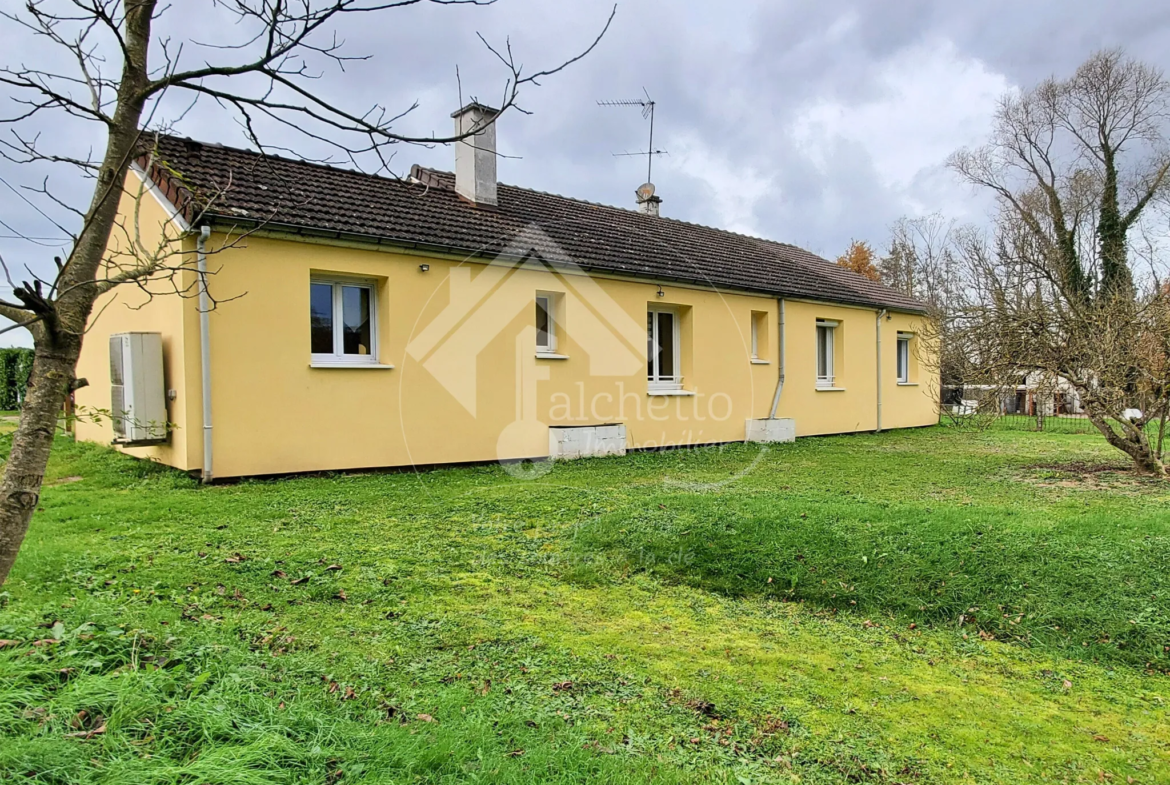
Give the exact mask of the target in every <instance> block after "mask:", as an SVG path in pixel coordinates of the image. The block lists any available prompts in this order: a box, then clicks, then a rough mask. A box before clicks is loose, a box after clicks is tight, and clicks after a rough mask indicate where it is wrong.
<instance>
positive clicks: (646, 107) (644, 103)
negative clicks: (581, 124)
mask: <svg viewBox="0 0 1170 785" xmlns="http://www.w3.org/2000/svg"><path fill="white" fill-rule="evenodd" d="M642 92H643V93H645V94H646V97H645V98H628V99H619V100H616V101H598V102H597V105H598V106H640V107H642V117H645V118H648V119H649V120H650V146H649V147H647V148H646V151H645V152H641V153H614V154H613V155H614V156H615V157H621V156H627V155H628V156H635V155H644V156H646V182H647V183H649V182H652V181H653V179H654V178H653V177H652V176H651V175H653V173H654V156H656V155H669V153H667V152H666V151H665V150H655V149H654V107H655V105H656V104H657V101H655V100H654V99H653V98H651V97H650V93H649V92H647V91H646V88H645V87H643V88H642Z"/></svg>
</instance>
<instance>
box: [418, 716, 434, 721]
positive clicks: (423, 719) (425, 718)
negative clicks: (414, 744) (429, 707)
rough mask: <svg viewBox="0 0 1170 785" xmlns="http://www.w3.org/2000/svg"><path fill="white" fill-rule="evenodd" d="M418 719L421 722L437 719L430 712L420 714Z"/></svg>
mask: <svg viewBox="0 0 1170 785" xmlns="http://www.w3.org/2000/svg"><path fill="white" fill-rule="evenodd" d="M418 719H419V721H420V722H434V721H435V718H434V717H432V716H431V715H429V714H420V715H418Z"/></svg>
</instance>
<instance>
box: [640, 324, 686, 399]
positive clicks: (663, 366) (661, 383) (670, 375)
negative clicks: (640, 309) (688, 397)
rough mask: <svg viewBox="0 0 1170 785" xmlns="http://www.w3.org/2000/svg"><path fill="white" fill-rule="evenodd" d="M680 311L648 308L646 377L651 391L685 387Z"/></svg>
mask: <svg viewBox="0 0 1170 785" xmlns="http://www.w3.org/2000/svg"><path fill="white" fill-rule="evenodd" d="M680 342H681V339H680V330H679V318H678V312H677V311H675V310H674V309H673V308H666V307H657V308H655V307H651V308H649V309H648V310H647V311H646V378H647V381H648V383H649V389H650V391H651V392H661V391H670V390H681V389H682V359H681V358H682V353H681V351H680Z"/></svg>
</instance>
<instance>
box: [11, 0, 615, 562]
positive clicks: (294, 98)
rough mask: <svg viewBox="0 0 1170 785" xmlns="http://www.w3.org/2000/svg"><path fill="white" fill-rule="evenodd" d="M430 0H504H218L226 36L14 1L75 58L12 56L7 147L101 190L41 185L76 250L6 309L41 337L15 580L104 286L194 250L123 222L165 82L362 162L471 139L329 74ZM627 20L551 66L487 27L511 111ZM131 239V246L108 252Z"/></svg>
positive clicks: (32, 38) (138, 0) (90, 1)
mask: <svg viewBox="0 0 1170 785" xmlns="http://www.w3.org/2000/svg"><path fill="white" fill-rule="evenodd" d="M421 2H432V3H435V4H439V5H488V4H490V3H492V2H494V0H218V1H217V2H213V3H212V4H211V6H212V8H213V10H215V11H216V12H217V13H220V14H226V15H228V16H230V17H232V18H231V19H230V20H225V21H230V23H231V24H230V25H225V27H229V28H230V30H232V31H235V35H236V37H235V38H233V39H231V40H229V41H219V42H217V43H215V44H210V43H200V42H197V41H193V40H190V39H184V40H177V39H175V38H169V37H164V36H160V35H159V34H158V33H157V32H156V27H157V24H158V22H159V20H160V18H161V17H163V16H164V15H165V14H167V13H168V12H173V8H174V6H173V5H167V4H162V3H159V2H157V0H27V2H26V3H25V4H24V6H23V8H22V9H20V10H17V9H12V10H4V11H0V19H2V21H0V24H3V25H4V28H5V29H4V34H5V38H6V40H12V39H13V38H14V37H15V36H17V35H24V36H25V37H26V39H27V40H26V43H29V44H36V43H39V44H42V45H44V46H45V47H47V48H48V49H49V50H50V51H54V52H55V53H56V54H55V56H54V57H55V60H54V61H55V62H60V63H63V64H67V65H63V66H62V67H61V68H60V69H54V70H44V69H43V68H39V67H36V66H27V65H23V64H22V65H17V64H15V63H8V64H4V65H0V85H3V86H4V87H5V89H6V90H7V92H8V93H9V95H10V97H11V99H12V102H13V103H12V105H13V106H14V107H15V109H14V111H13V113H12V114H11V115H9V116H7V117H0V123H2V124H3V125H5V126H6V127H7V128H8V130H9V135H8V136H6V137H4V138H2V139H0V154H2V155H3V156H4V157H5V158H7V159H8V160H9V161H10V162H15V163H19V164H33V165H38V166H39V165H45V164H63V165H67V166H71V167H75V168H76V169H78V170H80V172H81V173H82V174H83V175H84V176H86V177H87V178H90V181H91V182H92V195H91V196H90V198H89V200H88V204H85V205H81V206H74V205H68V204H66V203H65V201H64V200H63V199H61V198H60V197H59V196H58V195H57V194H54V193H53V192H52V191H50V189H49V188H48V187H47V185H42V186H41V187H38V188H37V189H35V193H33V196H35V197H39V198H42V199H50V200H53V202H54V203H56V204H57V205H58V206H60V207H63V208H66V209H68V210H70V211H71V212H72V214H73V216H74V218H73V223H74V224H76V226H77V228H76V230H75V231H70V230H68V229H67V228H66V227H65V226H63V225H59V227H58V228H59V229H60V230H61V231H62V232H68V234H69V236H70V240H69V249H68V253H67V254H66V255H65V258H64V259H58V260H57V264H56V269H55V272H54V273H53V274H52V275H51V276H46V277H44V278H42V277H40V276H37V275H33V274H32V273H31V272H30V273H29V274H28V276H27V280H22V281H20V282H19V283H17V282H13V281H12V279H11V275H10V276H9V280H10V282H11V284H12V287H13V293H12V299H11V300H0V316H4V317H6V318H8V319H10V320H12V321H13V322H14V323H15V325H14V326H15V327H22V328H25V329H27V330H28V331H29V332H30V333H31V334H32V339H33V345H34V349H35V361H34V365H33V370H32V375H31V378H30V380H29V389H28V395H27V398H26V399H25V403H24V408H23V409H22V411H21V417H20V424H19V427H18V428H17V430H16V432H15V434H14V436H13V439H12V447H11V451H10V453H9V457H8V461H7V465H6V466H5V470H4V477H3V481H2V482H0V584H2V583H3V581H4V580H5V579H6V578H7V576H8V572H9V570H10V569H11V567H12V564H13V562H14V561H15V559H16V555H17V552H18V550H19V548H20V545H21V542H22V541H23V539H24V536H25V533H26V531H27V530H28V524H29V521H30V520H31V518H32V515H33V511H34V510H35V509H36V507H37V504H38V502H39V496H40V490H41V483H42V479H43V476H44V472H45V467H46V465H47V462H48V459H49V453H50V450H51V447H52V443H53V437H54V434H55V431H56V429H57V425H58V415H59V414H60V412H61V410H62V407H63V404H64V403H65V401H66V399H67V397H68V396H69V393H70V392H71V391H72V390H73V389H75V388H76V387H77V386H79V385H81V384H83V382H84V380H79V379H77V378H76V377H75V373H76V367H77V360H78V356H79V354H80V352H81V346H82V340H83V338H84V335H85V329H86V325H87V322H88V320H89V319H90V317H91V312H92V310H93V307H94V301H95V299H96V298H98V297H99V296H100V295H101V294H102V293H103V292H106V291H108V290H109V289H110V288H112V287H115V286H120V285H143V282H146V281H150V280H155V279H157V278H158V277H159V276H160V275H162V276H166V277H168V279H169V280H179V278H178V277H177V276H174V275H168V273H173V272H174V271H175V270H176V269H179V268H182V267H184V266H186V265H187V264H188V263H189V260H187V259H184V258H182V257H181V256H180V257H179V258H176V256H175V252H174V251H173V243H171V242H166V243H164V244H163V247H153V248H148V247H146V245H145V244H143V243H142V242H141V241H139V240H138V238H139V237H140V234H139V233H138V232H137V231H136V227H135V226H134V224H135V221H134V220H130V221H122V222H119V220H118V214H119V204H120V202H122V201H123V199H124V198H125V197H126V196H127V194H126V189H127V187H128V186H127V185H126V183H127V182H128V180H127V173H128V170H129V168H130V167H131V165H132V163H133V162H135V161H136V160H138V159H139V158H140V157H141V156H143V155H148V156H149V155H150V150H151V148H152V145H151V142H150V137H151V131H152V130H153V129H154V128H155V127H156V126H157V123H155V120H154V115H155V112H156V110H157V109H158V107H159V104H160V102H161V101H162V100H163V98H164V96H167V95H171V96H174V95H187V96H189V100H190V101H192V102H194V101H198V100H209V101H213V102H215V103H216V104H218V105H219V106H220V107H221V108H223V109H224V110H226V111H228V112H231V113H233V114H234V116H235V118H236V119H237V120H238V122H239V123H240V124H241V126H242V127H243V128H244V129H245V132H246V133H247V134H248V136H249V137H250V139H251V141H252V142H253V144H254V145H256V146H257V147H258V148H259V149H261V150H269V149H271V148H269V147H266V146H265V144H264V143H263V140H262V139H261V128H263V127H284V128H287V129H291V130H294V131H296V132H298V133H300V134H302V136H303V137H304V138H305V140H306V142H307V143H311V144H315V145H318V146H320V145H324V146H326V147H327V148H329V149H332V150H333V151H335V153H336V154H339V155H340V157H341V158H343V159H345V160H347V161H349V162H351V163H353V164H357V163H358V162H359V160H375V161H377V162H378V165H379V168H385V167H386V166H387V164H388V162H389V155H390V151H391V150H392V148H393V146H394V145H398V144H404V143H406V144H411V143H415V144H438V143H449V142H454V141H458V139H459V138H460V137H452V136H436V135H432V136H411V135H407V134H403V133H400V132H399V131H396V130H395V128H396V124H399V121H400V120H401V119H402V117H403V116H404V115H405V114H407V113H408V112H410V111H411V110H412V109H414V107H409V108H407V109H406V111H404V112H401V113H393V112H389V111H387V110H386V109H385V108H383V107H381V106H374V107H372V108H368V109H364V110H363V109H356V108H348V107H346V106H343V105H342V104H341V103H340V102H339V101H337V100H336V99H335V98H334V97H333V96H331V95H329V94H328V93H327V92H326V91H325V90H324V89H323V87H322V86H321V85H320V83H319V82H317V77H318V76H319V75H320V74H319V70H320V68H321V67H325V66H339V67H344V66H345V65H346V64H347V63H350V62H352V61H353V60H358V59H364V58H363V57H358V56H353V55H350V54H348V53H347V52H346V51H345V50H344V48H343V46H342V43H341V42H340V41H339V40H338V38H337V33H336V29H337V25H338V24H339V23H340V22H342V20H344V19H346V18H350V17H354V16H359V15H386V14H390V13H391V12H393V11H394V10H396V9H402V8H404V7H407V6H413V5H417V4H419V3H421ZM612 19H613V14H611V15H610V17H609V21H607V22H605V25H604V27H603V28H602V29H601V31H600V34H599V35H598V36H597V37H596V38H595V39H594V40H593V41H592V43H590V44H588V45H587V46H585V47H584V49H583V50H582V51H581V52H580V53H579V54H577V55H575V56H572V57H570V58H568V59H566V60H565V61H563V62H561V63H560V64H559V65H556V66H555V67H551V68H546V69H543V70H537V71H535V72H526V71H525V69H524V68H523V67H522V66H521V65H520V64H519V63H518V62H517V60H516V58H515V57H514V55H513V53H512V48H511V45H510V43H509V44H507V45H505V46H501V47H494V46H492V45H491V44H489V43H488V42H487V41H486V40H483V39H482V37H481V40H483V44H484V45H485V46H486V47H487V48H488V51H490V52H491V54H492V55H494V56H495V58H496V59H497V60H498V61H499V64H500V66H501V68H502V78H501V81H502V82H503V87H502V90H501V93H500V95H499V98H498V101H496V102H495V103H497V105H498V106H499V108H500V109H501V111H502V112H507V111H509V110H511V109H515V110H517V111H524V110H523V109H522V108H521V107H520V106H519V105H518V100H519V97H520V93H521V91H522V89H523V88H525V87H527V86H535V85H538V84H539V83H540V81H541V80H542V79H544V78H545V77H548V76H551V75H553V74H555V73H557V72H558V71H560V70H562V69H563V68H565V67H566V66H568V65H570V64H571V63H573V62H576V61H577V60H579V59H581V58H582V57H584V56H585V55H586V54H588V53H589V52H590V51H592V50H593V48H594V47H595V46H596V45H597V43H598V42H599V41H600V40H601V37H602V36H603V35H604V34H605V31H606V30H608V28H609V23H610V22H611V21H612ZM9 51H13V50H12V49H10V50H9ZM46 116H51V117H53V118H54V119H53V122H61V121H76V120H79V121H84V122H87V123H88V124H89V125H88V126H87V127H88V128H89V129H90V131H89V134H90V138H91V139H92V149H94V150H96V151H98V152H97V153H95V154H93V155H90V156H76V155H73V154H70V153H69V152H66V151H62V150H54V149H48V148H46V146H45V145H43V144H42V143H41V141H40V138H39V137H38V136H37V135H35V133H30V132H28V131H27V130H26V129H28V128H29V127H30V125H29V124H30V123H41V124H42V126H43V123H44V122H45V120H46ZM475 130H479V129H475ZM284 152H293V153H294V154H295V151H284ZM129 196H130V197H131V198H133V197H134V196H135V195H134V194H129ZM118 238H120V239H119V241H118V242H113V241H114V240H115V239H118ZM178 239H181V238H177V237H170V238H168V240H178ZM115 245H116V246H117V249H118V250H117V251H116V252H112V251H108V250H107V249H109V248H111V247H112V246H115ZM5 272H6V273H10V271H8V270H7V268H5ZM178 293H180V294H181V293H182V292H181V291H179V292H178ZM8 329H12V328H8Z"/></svg>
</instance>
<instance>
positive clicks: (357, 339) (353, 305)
mask: <svg viewBox="0 0 1170 785" xmlns="http://www.w3.org/2000/svg"><path fill="white" fill-rule="evenodd" d="M341 308H342V319H343V321H342V329H343V331H344V332H343V333H342V353H343V354H369V353H370V351H371V347H372V346H373V344H372V342H371V326H370V290H369V289H368V288H367V287H365V286H343V287H341Z"/></svg>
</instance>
